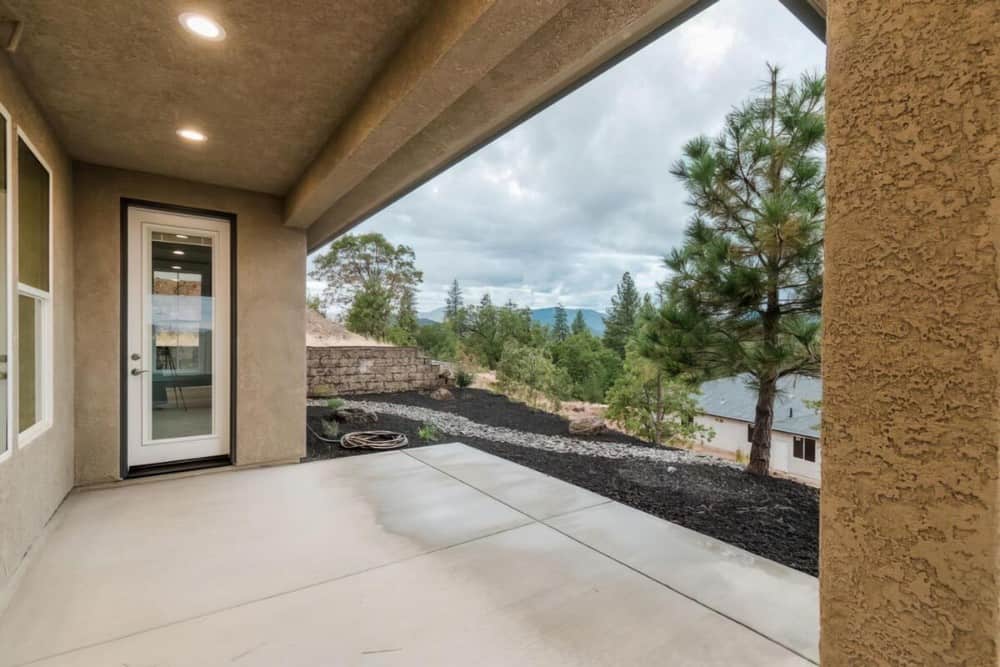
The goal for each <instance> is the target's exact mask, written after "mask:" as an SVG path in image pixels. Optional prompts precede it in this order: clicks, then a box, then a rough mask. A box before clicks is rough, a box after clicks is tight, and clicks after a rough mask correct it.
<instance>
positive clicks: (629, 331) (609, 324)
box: [604, 271, 640, 358]
mask: <svg viewBox="0 0 1000 667" xmlns="http://www.w3.org/2000/svg"><path fill="white" fill-rule="evenodd" d="M639 308H640V302H639V291H638V290H637V289H636V288H635V282H634V281H633V280H632V274H630V273H628V272H627V271H626V272H625V273H624V274H623V275H622V280H621V282H620V283H618V290H617V292H616V293H615V295H614V296H613V297H611V307H610V308H609V309H608V315H607V317H605V318H604V344H605V345H607V346H608V347H609V348H611V349H612V350H614V351H615V352H616V353H617V354H618V356H619V357H621V358H624V357H625V344H626V343H627V342H628V341H629V339H630V338H632V336H633V335H635V327H636V322H637V321H638V317H639Z"/></svg>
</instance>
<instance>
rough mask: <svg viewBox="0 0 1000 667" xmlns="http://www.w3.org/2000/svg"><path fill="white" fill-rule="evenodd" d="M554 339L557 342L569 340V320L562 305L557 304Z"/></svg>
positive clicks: (553, 323) (553, 327)
mask: <svg viewBox="0 0 1000 667" xmlns="http://www.w3.org/2000/svg"><path fill="white" fill-rule="evenodd" d="M552 337H553V338H554V339H556V340H566V339H567V338H569V319H568V318H567V317H566V309H565V308H563V305H562V304H561V303H558V304H556V312H555V319H554V321H553V322H552Z"/></svg>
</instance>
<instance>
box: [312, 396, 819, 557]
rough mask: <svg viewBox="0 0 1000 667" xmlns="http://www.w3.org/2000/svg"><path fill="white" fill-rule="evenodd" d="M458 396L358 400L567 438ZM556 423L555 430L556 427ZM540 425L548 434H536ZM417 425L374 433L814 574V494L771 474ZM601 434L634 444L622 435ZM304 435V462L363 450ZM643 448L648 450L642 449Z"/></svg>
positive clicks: (527, 418) (383, 425)
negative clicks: (441, 450)
mask: <svg viewBox="0 0 1000 667" xmlns="http://www.w3.org/2000/svg"><path fill="white" fill-rule="evenodd" d="M466 392H474V393H475V394H481V395H485V398H486V399H487V400H485V401H483V403H485V404H486V405H494V406H499V407H500V408H501V409H500V410H498V411H497V413H494V414H492V415H489V414H488V410H487V409H486V408H484V407H483V406H477V405H475V403H476V401H475V400H474V399H473V398H469V397H468V394H467V393H466ZM461 393H462V394H463V395H465V396H466V397H465V399H464V400H461V402H460V401H459V400H456V401H446V402H438V401H434V400H433V399H430V398H427V397H426V396H422V395H419V394H416V393H415V392H414V393H407V394H392V395H383V396H381V397H374V396H365V397H364V398H365V399H368V400H381V401H384V402H394V403H404V402H405V403H407V404H409V405H419V406H422V407H430V408H434V409H439V410H443V409H445V406H447V408H448V411H450V412H457V413H458V414H460V415H462V416H464V417H468V418H469V419H473V420H474V421H479V422H481V423H486V424H491V425H497V426H508V427H511V428H519V430H526V431H527V430H531V431H535V432H542V433H546V434H553V435H556V434H558V435H565V434H566V433H567V431H566V422H565V421H564V420H563V419H561V418H560V417H558V416H556V415H551V414H548V413H541V412H539V411H537V410H532V409H531V408H528V407H527V406H523V405H520V404H518V403H513V402H511V401H508V400H507V399H505V398H504V397H502V396H496V395H493V394H489V393H487V392H477V391H476V390H465V391H463V392H461ZM359 398H360V397H359ZM515 406H519V408H520V410H521V412H522V413H523V415H522V416H523V417H524V419H523V420H520V421H517V422H515V421H513V419H514V418H515V416H516V412H517V410H518V408H517V407H515ZM328 412H329V411H328V410H327V409H326V408H309V417H308V420H307V421H308V423H309V425H310V427H311V428H312V430H314V431H316V432H317V433H322V431H321V430H320V429H321V428H322V425H321V419H322V416H323V415H324V414H327V413H328ZM553 420H555V421H557V422H558V423H559V424H560V425H561V426H560V427H559V428H558V429H557V428H556V425H555V424H554V423H553ZM539 424H544V426H543V428H547V429H550V430H548V431H542V430H537V431H536V428H535V427H536V425H539ZM420 426H421V423H420V422H417V421H414V420H410V419H404V418H402V417H396V416H393V415H387V414H379V421H378V424H377V425H376V426H374V427H372V428H377V429H380V430H389V431H398V432H400V433H405V434H406V435H407V437H408V438H409V440H410V444H409V445H408V446H409V447H423V446H426V445H433V444H438V443H440V442H453V441H456V440H457V441H461V442H463V443H465V444H467V445H469V446H470V447H476V448H477V449H481V450H483V451H485V452H488V453H490V454H493V455H495V456H499V457H502V458H505V459H507V460H509V461H513V462H514V463H518V464H521V465H524V466H527V467H529V468H533V469H535V470H538V471H540V472H543V473H545V474H547V475H552V476H553V477H557V478H559V479H563V480H565V481H567V482H570V483H572V484H576V485H577V486H581V487H583V488H585V489H589V490H591V491H594V492H595V493H599V494H601V495H603V496H606V497H608V498H611V499H613V500H617V501H618V502H620V503H623V504H625V505H629V506H630V507H635V508H636V509H640V510H642V511H644V512H648V513H650V514H652V515H654V516H658V517H660V518H663V519H667V520H668V521H673V522H675V523H678V524H680V525H682V526H685V527H687V528H690V529H692V530H695V531H698V532H699V533H703V534H705V535H710V536H712V537H715V538H717V539H720V540H723V541H724V542H728V543H729V544H733V545H735V546H738V547H741V548H743V549H746V550H747V551H750V552H752V553H755V554H758V555H760V556H764V557H765V558H769V559H771V560H774V561H777V562H779V563H783V564H785V565H788V566H789V567H793V568H795V569H797V570H801V571H802V572H806V573H808V574H811V575H813V576H815V575H816V574H817V573H818V566H817V558H818V552H819V544H818V541H819V491H818V490H817V489H814V488H812V487H810V486H806V485H804V484H799V483H797V482H792V481H790V480H785V479H777V478H773V477H772V478H764V479H761V478H756V477H752V476H750V475H747V474H746V473H744V472H742V471H741V470H739V469H734V468H732V467H729V466H717V465H711V464H707V463H692V464H685V463H666V462H664V463H659V462H654V461H648V460H638V459H637V460H617V459H608V458H604V457H595V456H585V455H581V454H566V453H556V452H548V451H543V450H540V449H534V448H531V447H518V446H515V445H508V444H505V443H501V442H495V441H492V440H486V439H482V438H469V437H461V438H457V437H454V436H447V435H441V437H440V438H439V439H438V440H436V441H434V442H423V441H421V440H420V438H419V436H418V435H417V430H418V429H419V428H420ZM341 430H342V432H344V431H346V430H354V429H344V428H342V429H341ZM608 437H609V438H624V439H625V440H624V441H625V442H638V441H635V440H634V439H632V438H628V436H623V435H621V434H611V435H609V436H608ZM307 438H308V447H307V450H308V456H307V457H306V459H304V460H318V459H327V458H340V457H343V456H357V455H359V454H367V453H370V452H369V451H367V450H345V449H342V448H341V447H340V446H339V445H337V444H328V443H324V442H321V441H319V440H318V439H317V438H315V437H313V435H312V434H311V433H307ZM617 441H622V440H617ZM640 446H648V445H645V444H644V443H642V444H641V445H640ZM668 467H674V468H675V471H674V472H668V470H667V468H668Z"/></svg>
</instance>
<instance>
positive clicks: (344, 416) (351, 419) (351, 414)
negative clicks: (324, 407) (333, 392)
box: [333, 407, 378, 426]
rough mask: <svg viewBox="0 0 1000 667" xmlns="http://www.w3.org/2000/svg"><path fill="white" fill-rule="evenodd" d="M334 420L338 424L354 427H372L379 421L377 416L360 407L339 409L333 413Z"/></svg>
mask: <svg viewBox="0 0 1000 667" xmlns="http://www.w3.org/2000/svg"><path fill="white" fill-rule="evenodd" d="M333 418H334V419H336V420H337V421H338V422H342V423H344V424H351V425H353V426H370V425H371V424H374V423H375V422H377V421H378V415H377V414H375V413H374V412H372V411H371V410H367V409H365V408H359V407H343V408H337V411H336V412H334V413H333Z"/></svg>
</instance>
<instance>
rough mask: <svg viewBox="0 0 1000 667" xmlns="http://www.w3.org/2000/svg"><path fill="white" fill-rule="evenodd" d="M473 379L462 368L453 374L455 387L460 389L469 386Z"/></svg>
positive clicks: (470, 374)
mask: <svg viewBox="0 0 1000 667" xmlns="http://www.w3.org/2000/svg"><path fill="white" fill-rule="evenodd" d="M473 379H474V378H473V376H472V373H470V372H469V371H467V370H465V369H464V368H459V369H458V371H456V372H455V386H457V387H461V388H462V389H464V388H465V387H468V386H470V385H471V384H472V380H473Z"/></svg>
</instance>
